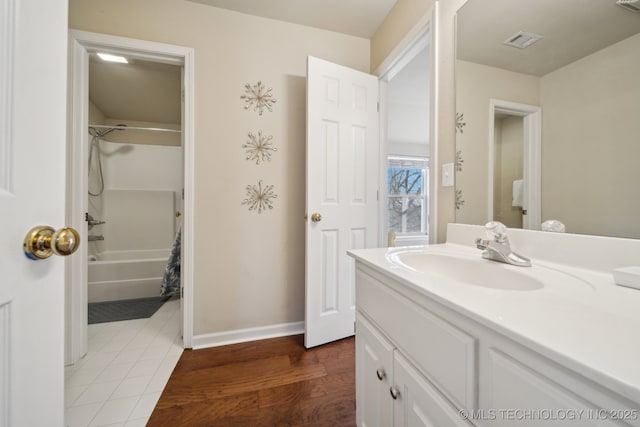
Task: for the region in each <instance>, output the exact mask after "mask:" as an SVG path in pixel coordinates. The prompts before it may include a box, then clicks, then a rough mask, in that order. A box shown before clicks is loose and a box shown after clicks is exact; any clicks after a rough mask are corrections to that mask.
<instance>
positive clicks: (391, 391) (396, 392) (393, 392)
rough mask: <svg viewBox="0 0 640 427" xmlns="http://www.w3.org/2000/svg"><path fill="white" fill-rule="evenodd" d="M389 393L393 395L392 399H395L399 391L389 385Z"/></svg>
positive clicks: (398, 395)
mask: <svg viewBox="0 0 640 427" xmlns="http://www.w3.org/2000/svg"><path fill="white" fill-rule="evenodd" d="M389 393H391V397H393V400H396V399H397V398H398V397H400V392H399V391H398V389H397V388H395V387H391V388H390V389H389Z"/></svg>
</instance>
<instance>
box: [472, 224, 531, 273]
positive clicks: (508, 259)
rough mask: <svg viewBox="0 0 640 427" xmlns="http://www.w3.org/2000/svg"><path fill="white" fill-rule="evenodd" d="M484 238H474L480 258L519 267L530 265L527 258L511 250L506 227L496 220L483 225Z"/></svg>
mask: <svg viewBox="0 0 640 427" xmlns="http://www.w3.org/2000/svg"><path fill="white" fill-rule="evenodd" d="M484 228H485V233H486V235H487V238H486V239H483V238H481V237H479V238H477V239H476V247H477V248H478V249H481V250H482V251H483V252H482V258H485V259H489V260H492V261H498V262H504V263H506V264H511V265H517V266H519V267H531V260H530V259H529V258H526V257H523V256H522V255H518V254H517V253H515V252H513V251H512V250H511V245H510V244H509V238H508V237H507V227H505V225H504V224H502V223H501V222H498V221H491V222H488V223H487V224H486V225H485V226H484Z"/></svg>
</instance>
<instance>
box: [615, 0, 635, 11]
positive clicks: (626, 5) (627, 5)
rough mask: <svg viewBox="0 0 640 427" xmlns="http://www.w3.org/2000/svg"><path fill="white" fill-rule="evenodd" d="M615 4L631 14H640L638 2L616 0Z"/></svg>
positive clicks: (633, 0)
mask: <svg viewBox="0 0 640 427" xmlns="http://www.w3.org/2000/svg"><path fill="white" fill-rule="evenodd" d="M616 4H617V5H618V6H620V7H624V8H625V9H627V10H630V11H632V12H636V13H638V12H640V0H618V1H617V2H616Z"/></svg>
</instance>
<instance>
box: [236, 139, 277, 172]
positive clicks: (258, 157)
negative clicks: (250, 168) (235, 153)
mask: <svg viewBox="0 0 640 427" xmlns="http://www.w3.org/2000/svg"><path fill="white" fill-rule="evenodd" d="M247 136H248V137H249V140H248V141H247V142H246V143H245V144H242V148H244V149H245V151H246V152H247V157H246V160H255V161H256V165H259V164H260V162H261V161H262V162H264V161H265V160H267V161H269V162H270V161H271V152H272V151H278V149H277V148H275V147H273V144H272V143H271V139H272V138H273V137H272V136H271V135H269V136H265V135H263V134H262V131H258V135H254V134H253V133H251V132H249V134H248V135H247Z"/></svg>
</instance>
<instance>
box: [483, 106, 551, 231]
mask: <svg viewBox="0 0 640 427" xmlns="http://www.w3.org/2000/svg"><path fill="white" fill-rule="evenodd" d="M541 117H542V110H541V109H540V107H537V106H534V105H526V104H518V103H515V102H509V101H503V100H497V99H491V100H490V101H489V139H488V141H489V147H488V153H489V159H488V165H489V168H488V171H489V174H488V175H489V183H488V195H489V198H488V204H487V206H488V212H487V215H488V216H487V218H489V221H494V220H496V221H498V220H500V219H505V218H506V219H507V220H508V222H509V223H510V226H511V227H518V226H519V227H520V228H525V229H528V230H539V229H540V222H541V221H540V218H541V203H540V186H541V184H540V176H541V173H540V157H541V144H542V129H541V124H542V119H541ZM505 127H506V128H507V129H508V130H507V131H505ZM509 134H516V135H515V137H514V138H513V141H512V143H511V144H505V143H504V142H505V141H503V136H505V135H509ZM508 139H512V137H511V136H508ZM508 145H511V146H515V148H514V147H508ZM512 157H513V158H512ZM514 162H518V163H519V164H518V165H517V166H516V167H513V166H514V165H513V163H514ZM505 164H511V166H512V167H511V168H506V167H503V166H504V165H505ZM505 205H506V208H505V207H504V206H505ZM505 212H507V213H505ZM514 212H515V214H514ZM515 216H518V217H519V219H520V221H519V222H516V219H515V218H511V217H515ZM498 217H500V219H499V218H498Z"/></svg>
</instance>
